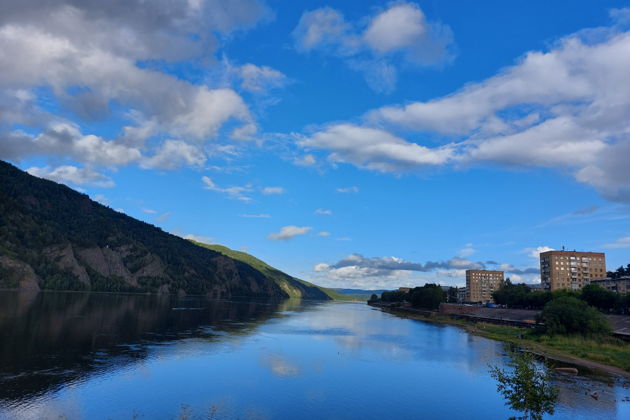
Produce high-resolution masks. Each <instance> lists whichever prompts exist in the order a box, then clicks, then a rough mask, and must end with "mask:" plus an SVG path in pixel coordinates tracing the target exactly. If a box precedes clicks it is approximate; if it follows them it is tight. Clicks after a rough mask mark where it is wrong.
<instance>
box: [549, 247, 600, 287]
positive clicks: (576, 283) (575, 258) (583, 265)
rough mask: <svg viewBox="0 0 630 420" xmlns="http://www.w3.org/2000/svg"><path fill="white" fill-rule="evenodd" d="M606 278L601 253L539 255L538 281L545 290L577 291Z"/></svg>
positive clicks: (572, 252) (553, 252)
mask: <svg viewBox="0 0 630 420" xmlns="http://www.w3.org/2000/svg"><path fill="white" fill-rule="evenodd" d="M605 277H606V255H605V254H604V253H603V252H576V251H547V252H541V253H540V281H541V283H542V284H543V285H544V286H545V289H547V290H552V291H553V290H559V289H571V290H579V289H581V288H582V287H584V286H585V285H587V284H589V283H590V282H591V281H594V280H602V279H604V278H605Z"/></svg>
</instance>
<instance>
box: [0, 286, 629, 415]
mask: <svg viewBox="0 0 630 420" xmlns="http://www.w3.org/2000/svg"><path fill="white" fill-rule="evenodd" d="M505 362H506V356H505V352H504V349H503V346H502V344H501V343H498V342H495V341H492V340H487V339H484V338H480V337H475V336H472V335H469V334H468V333H466V332H464V331H462V330H460V329H458V328H456V327H450V326H438V325H432V324H427V323H423V322H419V321H413V320H408V319H400V318H396V317H394V316H392V315H389V314H386V313H382V312H380V311H378V310H375V309H372V308H370V307H368V306H367V305H363V304H346V303H334V302H325V303H319V302H296V301H285V302H281V303H270V302H250V301H210V300H205V299H201V298H200V299H196V298H185V299H177V298H172V297H157V296H126V295H106V294H94V295H91V294H79V293H42V294H39V295H25V294H17V293H8V292H3V293H0V418H2V419H20V420H21V419H33V420H35V419H37V420H40V419H46V418H48V419H51V420H52V419H55V420H58V419H116V420H117V419H121V420H122V419H125V420H126V419H190V420H192V419H236V418H238V419H297V418H305V419H357V418H361V419H385V418H398V419H418V418H423V419H450V418H452V419H460V418H466V419H505V418H508V417H510V416H512V415H515V414H516V413H513V412H510V410H508V409H507V408H506V407H505V405H504V402H503V400H502V398H501V396H499V395H498V394H497V392H496V384H495V382H494V381H493V380H492V379H491V378H490V376H489V375H488V365H489V364H499V365H503V364H505ZM554 382H555V384H556V385H557V386H558V388H559V390H560V397H559V404H558V406H557V410H556V414H555V415H554V416H553V418H561V419H572V420H577V419H592V418H597V419H609V418H610V419H630V389H629V388H627V386H628V383H627V382H626V381H624V380H622V379H621V378H618V377H614V376H607V375H603V374H596V373H589V374H588V375H586V376H577V377H573V376H567V375H562V374H556V375H555V376H554ZM594 391H597V392H598V393H599V400H595V399H593V398H591V397H590V394H591V393H592V392H594Z"/></svg>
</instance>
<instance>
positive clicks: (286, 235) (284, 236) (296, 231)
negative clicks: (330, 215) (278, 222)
mask: <svg viewBox="0 0 630 420" xmlns="http://www.w3.org/2000/svg"><path fill="white" fill-rule="evenodd" d="M311 229H312V227H310V226H294V225H289V226H284V227H283V228H282V229H280V231H279V232H275V233H270V234H269V235H268V236H267V237H268V238H269V239H271V240H274V241H287V240H289V239H293V238H295V237H296V236H300V235H306V234H307V233H308V232H309V231H310V230H311Z"/></svg>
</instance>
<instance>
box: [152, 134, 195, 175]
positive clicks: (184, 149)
mask: <svg viewBox="0 0 630 420" xmlns="http://www.w3.org/2000/svg"><path fill="white" fill-rule="evenodd" d="M205 161H206V156H205V154H204V152H203V151H201V150H200V149H199V148H198V147H197V146H195V145H192V144H188V143H186V142H183V141H180V140H167V141H165V142H164V143H162V145H161V147H160V148H159V150H158V151H157V152H156V153H155V154H154V155H153V156H151V157H147V158H145V159H143V160H142V162H141V163H140V166H141V167H143V168H157V169H175V168H178V167H180V166H201V165H203V164H204V163H205Z"/></svg>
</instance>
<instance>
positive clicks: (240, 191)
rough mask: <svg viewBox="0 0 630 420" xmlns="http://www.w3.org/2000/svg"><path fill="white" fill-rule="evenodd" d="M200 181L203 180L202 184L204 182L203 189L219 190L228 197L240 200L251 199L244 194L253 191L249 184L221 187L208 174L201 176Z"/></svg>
mask: <svg viewBox="0 0 630 420" xmlns="http://www.w3.org/2000/svg"><path fill="white" fill-rule="evenodd" d="M201 182H203V184H204V187H203V188H204V189H205V190H210V191H216V192H220V193H223V194H227V195H228V196H229V197H230V198H233V199H235V200H240V201H251V200H252V199H251V197H248V196H247V195H245V194H246V193H249V192H251V191H253V189H252V187H251V185H246V186H243V187H240V186H232V187H228V188H221V187H219V186H218V185H217V184H215V183H214V181H213V180H212V178H210V177H208V176H203V177H201Z"/></svg>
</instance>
